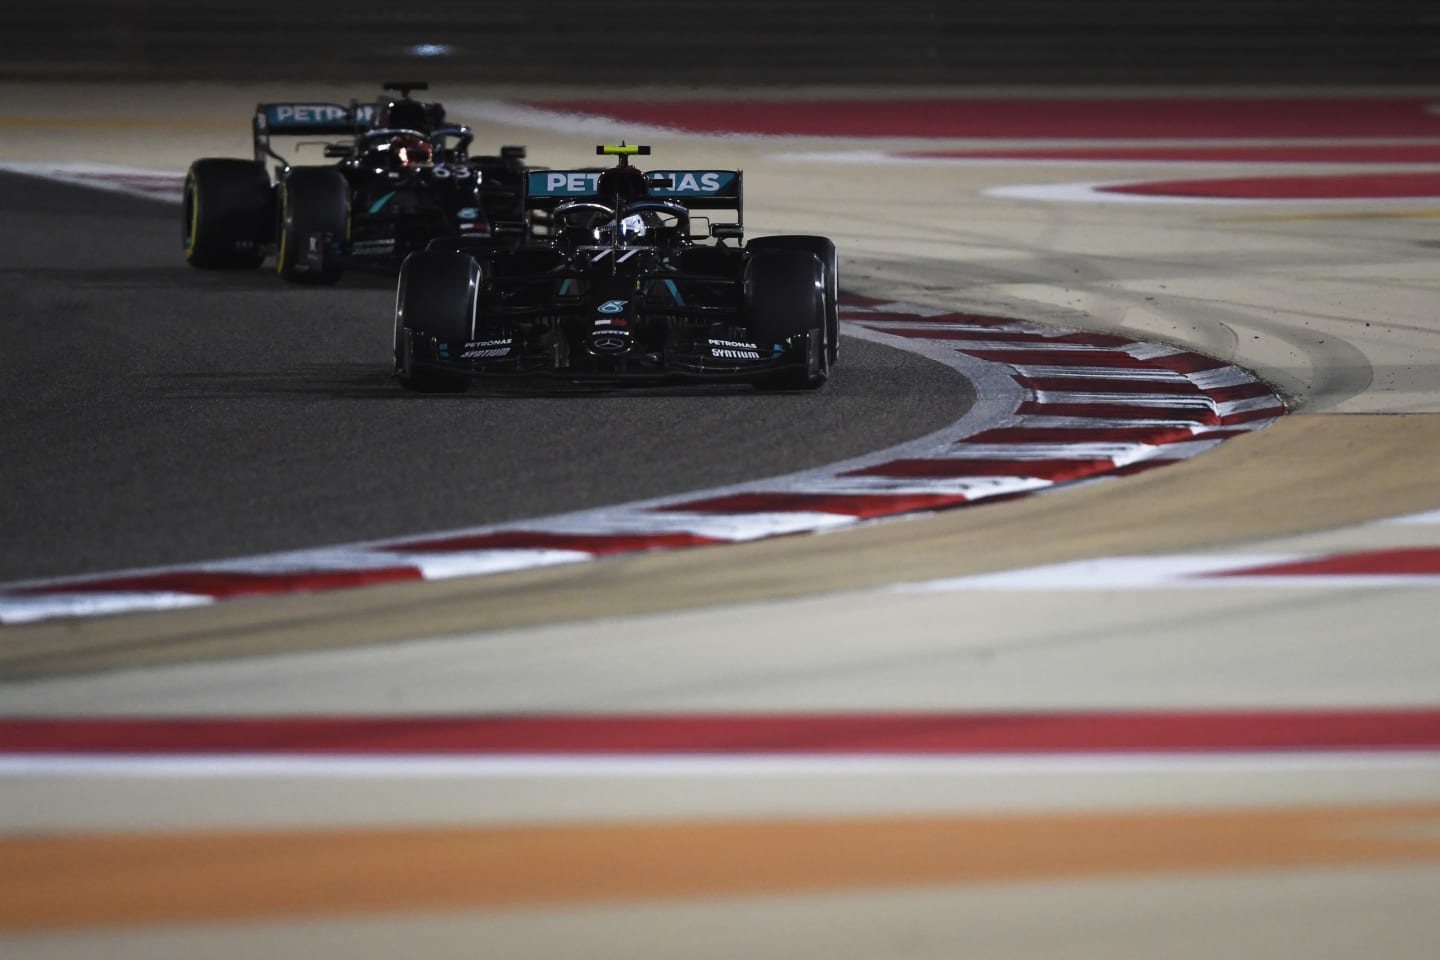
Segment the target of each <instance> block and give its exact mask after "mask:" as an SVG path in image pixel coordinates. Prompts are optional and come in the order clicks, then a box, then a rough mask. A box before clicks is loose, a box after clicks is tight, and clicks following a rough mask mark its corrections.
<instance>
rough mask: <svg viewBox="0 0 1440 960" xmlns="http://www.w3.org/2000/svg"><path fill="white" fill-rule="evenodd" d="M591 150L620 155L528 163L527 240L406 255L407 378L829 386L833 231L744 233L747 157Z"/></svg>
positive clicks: (400, 339)
mask: <svg viewBox="0 0 1440 960" xmlns="http://www.w3.org/2000/svg"><path fill="white" fill-rule="evenodd" d="M596 152H597V153H599V154H601V155H610V156H615V157H617V161H616V166H614V167H611V168H609V169H598V168H591V169H580V170H532V171H529V172H528V173H527V175H526V182H525V187H526V191H525V193H526V197H525V207H526V211H525V212H526V233H527V240H526V242H525V243H524V244H522V245H519V246H516V247H510V248H497V247H495V246H494V245H493V244H491V245H486V244H476V243H473V242H470V241H467V240H466V239H465V238H463V237H462V238H445V239H437V240H435V241H433V242H432V243H430V245H429V247H428V248H427V249H426V250H424V251H423V252H418V253H413V254H411V255H410V256H409V257H408V258H407V259H406V260H405V263H404V265H403V266H402V267H401V270H400V277H399V283H398V289H397V291H396V304H395V372H396V375H397V376H398V377H399V379H400V381H401V382H402V383H403V384H405V385H406V386H408V387H410V388H412V389H416V390H423V391H458V390H463V389H465V386H466V385H467V383H468V382H470V381H471V380H473V379H479V380H482V381H483V380H491V381H494V380H500V379H502V378H527V377H531V378H533V377H550V378H559V379H562V380H565V381H571V382H577V383H605V384H619V383H657V382H668V381H677V380H687V379H693V380H708V381H734V382H750V383H753V384H755V385H756V386H758V387H764V388H796V389H813V388H816V387H819V386H821V385H822V384H824V383H825V381H826V379H828V377H829V375H830V369H831V366H832V365H833V364H834V362H835V358H836V354H837V348H838V342H837V341H838V330H837V313H836V303H835V295H836V256H835V244H834V243H832V242H831V241H830V240H829V239H827V238H825V237H816V236H772V237H756V238H753V239H751V240H750V241H748V242H743V243H742V240H743V237H744V224H743V202H742V175H741V173H740V171H738V170H663V171H661V170H656V171H651V172H649V173H644V172H642V171H640V170H639V169H637V168H636V167H634V166H632V165H631V164H630V162H629V161H630V158H631V157H632V156H634V155H637V154H640V155H646V154H649V152H650V148H649V147H644V146H625V145H623V144H622V145H621V146H601V147H597V148H596ZM722 214H723V216H724V219H723V220H722V219H720V216H721V215H722Z"/></svg>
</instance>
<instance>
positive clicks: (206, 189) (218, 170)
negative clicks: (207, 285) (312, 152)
mask: <svg viewBox="0 0 1440 960" xmlns="http://www.w3.org/2000/svg"><path fill="white" fill-rule="evenodd" d="M272 217H273V212H272V210H271V190H270V175H269V174H268V173H266V172H265V167H264V165H263V164H259V163H255V162H254V161H252V160H240V159H237V158H234V157H208V158H206V159H203V160H196V161H195V162H194V163H192V164H190V169H189V170H188V171H187V172H186V174H185V194H184V202H183V220H182V222H181V228H182V229H181V236H180V239H181V243H182V245H183V248H184V250H185V262H186V263H188V264H190V266H192V267H197V268H199V269H202V270H231V269H234V270H253V269H255V268H256V267H258V266H260V264H261V262H262V261H263V260H264V259H265V247H266V244H268V243H269V240H270V225H271V222H272Z"/></svg>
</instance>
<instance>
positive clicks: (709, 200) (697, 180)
mask: <svg viewBox="0 0 1440 960" xmlns="http://www.w3.org/2000/svg"><path fill="white" fill-rule="evenodd" d="M603 172H604V171H603V170H595V169H590V170H531V171H530V172H529V173H528V174H527V176H526V193H527V194H528V195H529V196H530V198H531V199H532V200H535V199H549V200H562V199H578V198H580V197H595V185H596V182H597V181H598V180H599V179H600V174H601V173H603ZM645 176H646V177H647V178H648V179H649V180H650V181H651V186H650V196H652V197H654V198H656V199H659V200H683V201H685V205H686V206H687V207H692V208H697V209H698V208H706V207H727V208H735V207H738V206H739V205H740V183H741V176H740V171H739V170H650V171H647V172H646V174H645ZM596 199H597V200H600V201H602V202H603V201H604V199H605V198H604V197H596Z"/></svg>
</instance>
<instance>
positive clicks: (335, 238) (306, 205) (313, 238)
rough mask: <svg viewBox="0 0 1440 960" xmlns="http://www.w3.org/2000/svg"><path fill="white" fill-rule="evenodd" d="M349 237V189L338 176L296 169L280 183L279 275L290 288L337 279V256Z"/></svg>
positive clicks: (321, 170) (326, 171) (339, 268)
mask: <svg viewBox="0 0 1440 960" xmlns="http://www.w3.org/2000/svg"><path fill="white" fill-rule="evenodd" d="M349 233H350V185H349V184H348V183H346V182H345V177H344V176H342V175H341V173H340V171H338V170H330V169H328V168H324V167H299V168H297V169H294V170H291V171H290V173H289V175H288V176H286V177H285V179H284V180H282V181H280V230H279V237H280V238H279V252H278V254H277V256H276V261H275V269H276V271H277V272H279V274H280V276H282V277H284V278H285V279H286V280H288V281H290V282H291V283H311V284H327V283H334V282H335V281H337V280H339V279H340V275H341V274H342V273H343V272H344V268H343V267H342V266H341V263H340V260H339V256H338V255H339V253H340V249H341V246H342V245H343V244H344V243H345V242H346V241H347V240H348V239H349Z"/></svg>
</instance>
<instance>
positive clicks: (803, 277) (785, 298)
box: [745, 250, 830, 390]
mask: <svg viewBox="0 0 1440 960" xmlns="http://www.w3.org/2000/svg"><path fill="white" fill-rule="evenodd" d="M745 325H746V328H747V329H748V331H749V333H750V337H751V339H753V340H754V341H755V342H756V343H757V344H771V343H783V342H785V341H786V340H788V339H790V338H792V337H796V336H800V335H806V343H807V350H808V355H807V357H806V364H805V366H797V367H795V368H793V369H788V370H781V371H777V372H775V373H771V374H766V375H765V376H763V377H761V378H760V379H758V380H757V381H756V382H755V385H756V386H757V387H760V388H762V389H774V390H815V389H817V388H819V387H822V386H824V385H825V381H827V380H829V379H830V352H829V350H828V349H827V347H828V344H827V343H826V340H827V338H826V336H825V334H826V331H827V324H826V317H825V269H824V266H823V265H822V264H821V263H820V260H819V259H818V258H817V257H816V256H815V255H814V254H812V253H808V252H806V251H804V250H757V251H755V252H754V253H752V254H751V255H750V258H749V260H748V261H747V262H746V264H745Z"/></svg>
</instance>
